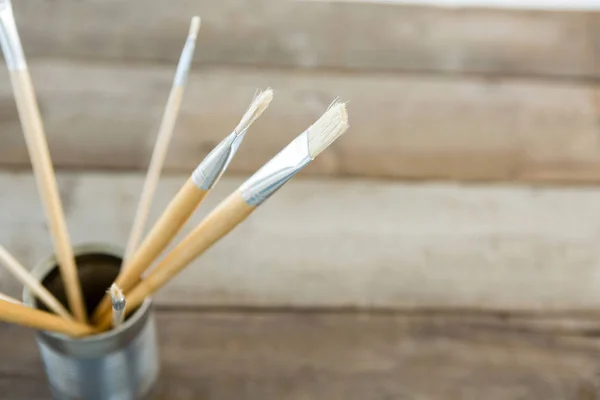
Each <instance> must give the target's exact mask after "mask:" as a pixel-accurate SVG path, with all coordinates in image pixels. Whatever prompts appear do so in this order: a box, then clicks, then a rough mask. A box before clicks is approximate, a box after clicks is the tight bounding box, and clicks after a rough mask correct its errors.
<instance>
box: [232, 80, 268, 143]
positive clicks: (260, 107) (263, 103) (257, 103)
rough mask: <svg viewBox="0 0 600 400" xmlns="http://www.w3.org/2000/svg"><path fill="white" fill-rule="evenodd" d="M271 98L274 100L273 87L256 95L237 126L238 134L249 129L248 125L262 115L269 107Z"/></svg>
mask: <svg viewBox="0 0 600 400" xmlns="http://www.w3.org/2000/svg"><path fill="white" fill-rule="evenodd" d="M271 100H273V90H271V88H268V89H267V90H265V91H264V92H261V93H259V94H258V95H257V96H254V99H253V100H252V103H251V104H250V107H248V110H247V111H246V113H245V114H244V116H243V117H242V119H241V120H240V123H239V124H238V125H237V126H236V127H235V131H236V132H237V134H238V135H239V134H240V133H242V132H244V131H245V130H246V129H248V127H249V126H250V125H252V124H253V123H254V121H256V120H257V119H258V117H260V116H261V114H262V113H263V112H264V111H265V110H266V109H267V107H269V104H270V103H271Z"/></svg>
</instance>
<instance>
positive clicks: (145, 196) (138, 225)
mask: <svg viewBox="0 0 600 400" xmlns="http://www.w3.org/2000/svg"><path fill="white" fill-rule="evenodd" d="M182 98H183V87H181V86H173V88H172V89H171V93H170V94H169V98H168V99H167V106H166V108H165V112H164V115H163V118H162V121H161V123H160V128H159V129H158V136H157V138H156V144H155V145H154V150H153V151H152V158H151V159H150V165H149V166H148V172H147V174H146V179H145V181H144V187H143V189H142V194H141V195H140V202H139V204H138V208H137V211H136V214H135V219H134V221H133V226H132V228H131V233H130V234H129V240H128V242H127V248H126V250H125V259H124V265H127V264H128V263H129V260H130V259H131V257H132V256H133V254H134V252H135V250H136V248H137V246H138V244H139V243H140V241H141V240H142V235H143V233H144V228H145V226H146V220H147V219H148V214H149V213H150V206H151V205H152V198H153V197H154V192H155V191H156V187H157V186H158V180H159V178H160V171H161V170H162V167H163V164H164V161H165V158H166V156H167V150H168V149H169V143H170V142H171V136H173V128H174V127H175V122H176V121H177V114H178V113H179V107H180V106H181V100H182Z"/></svg>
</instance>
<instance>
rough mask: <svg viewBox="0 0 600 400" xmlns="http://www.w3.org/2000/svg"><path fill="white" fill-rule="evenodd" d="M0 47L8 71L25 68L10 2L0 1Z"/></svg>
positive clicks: (6, 0)
mask: <svg viewBox="0 0 600 400" xmlns="http://www.w3.org/2000/svg"><path fill="white" fill-rule="evenodd" d="M0 46H2V52H3V53H4V60H5V61H6V66H7V67H8V69H9V70H18V69H21V70H23V69H26V68H27V63H26V61H25V55H24V54H23V47H22V46H21V40H20V39H19V32H18V31H17V25H16V23H15V17H14V15H13V11H12V4H11V3H10V0H0Z"/></svg>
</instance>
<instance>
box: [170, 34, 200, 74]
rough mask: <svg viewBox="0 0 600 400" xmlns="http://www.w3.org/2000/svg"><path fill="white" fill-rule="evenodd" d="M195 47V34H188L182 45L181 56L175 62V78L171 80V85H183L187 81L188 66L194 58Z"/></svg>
mask: <svg viewBox="0 0 600 400" xmlns="http://www.w3.org/2000/svg"><path fill="white" fill-rule="evenodd" d="M195 48H196V36H188V38H187V40H186V41H185V45H184V46H183V50H182V52H181V56H180V57H179V63H178V64H177V70H176V71H175V79H174V80H173V86H185V84H186V83H187V79H188V76H189V74H190V66H191V65H192V59H193V58H194V49H195Z"/></svg>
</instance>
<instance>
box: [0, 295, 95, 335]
mask: <svg viewBox="0 0 600 400" xmlns="http://www.w3.org/2000/svg"><path fill="white" fill-rule="evenodd" d="M0 321H4V322H10V323H13V324H19V325H24V326H28V327H30V328H34V329H39V330H43V331H52V332H58V333H64V334H65V335H69V336H73V337H80V336H85V335H90V334H92V333H94V332H95V330H94V329H93V328H92V327H91V326H88V325H85V324H82V323H80V322H75V321H69V320H65V319H64V318H61V317H59V316H57V315H53V314H50V313H47V312H45V311H40V310H35V309H33V308H29V307H27V306H25V305H22V304H14V303H11V302H8V301H3V300H0Z"/></svg>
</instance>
